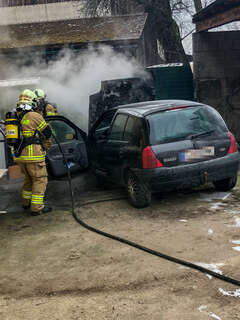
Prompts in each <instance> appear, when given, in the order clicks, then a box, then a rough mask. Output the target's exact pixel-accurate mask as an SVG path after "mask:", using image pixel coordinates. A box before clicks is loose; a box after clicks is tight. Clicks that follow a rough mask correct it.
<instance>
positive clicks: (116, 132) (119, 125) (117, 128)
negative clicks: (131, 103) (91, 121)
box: [109, 114, 128, 141]
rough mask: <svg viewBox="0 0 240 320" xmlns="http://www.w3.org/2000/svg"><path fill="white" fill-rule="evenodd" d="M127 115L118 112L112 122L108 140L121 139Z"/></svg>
mask: <svg viewBox="0 0 240 320" xmlns="http://www.w3.org/2000/svg"><path fill="white" fill-rule="evenodd" d="M127 118H128V116H127V115H125V114H118V115H117V116H116V118H115V120H114V122H113V125H112V130H111V133H110V135H109V139H110V140H120V141H122V140H123V133H124V129H125V125H126V121H127Z"/></svg>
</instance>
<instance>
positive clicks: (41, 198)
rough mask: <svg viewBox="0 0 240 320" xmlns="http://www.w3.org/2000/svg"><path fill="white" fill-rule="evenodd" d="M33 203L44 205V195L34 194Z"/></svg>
mask: <svg viewBox="0 0 240 320" xmlns="http://www.w3.org/2000/svg"><path fill="white" fill-rule="evenodd" d="M31 202H32V203H34V204H43V203H44V195H39V194H33V195H32V200H31Z"/></svg>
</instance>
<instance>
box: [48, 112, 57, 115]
mask: <svg viewBox="0 0 240 320" xmlns="http://www.w3.org/2000/svg"><path fill="white" fill-rule="evenodd" d="M55 115H56V113H55V112H50V111H49V112H47V116H55Z"/></svg>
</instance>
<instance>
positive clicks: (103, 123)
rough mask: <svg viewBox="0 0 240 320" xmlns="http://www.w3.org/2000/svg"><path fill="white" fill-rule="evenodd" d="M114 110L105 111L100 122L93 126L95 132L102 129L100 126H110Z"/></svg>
mask: <svg viewBox="0 0 240 320" xmlns="http://www.w3.org/2000/svg"><path fill="white" fill-rule="evenodd" d="M114 113H115V112H109V113H107V114H106V115H105V116H104V118H103V119H102V121H100V123H99V124H98V125H97V126H96V128H95V132H97V131H98V130H100V129H102V128H106V127H110V124H111V121H112V118H113V116H114Z"/></svg>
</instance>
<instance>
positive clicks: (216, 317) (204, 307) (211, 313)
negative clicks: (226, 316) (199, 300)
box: [198, 306, 222, 320]
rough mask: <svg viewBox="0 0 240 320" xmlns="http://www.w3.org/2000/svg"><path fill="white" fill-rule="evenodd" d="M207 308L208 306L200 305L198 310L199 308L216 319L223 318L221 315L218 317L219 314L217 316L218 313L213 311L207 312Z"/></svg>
mask: <svg viewBox="0 0 240 320" xmlns="http://www.w3.org/2000/svg"><path fill="white" fill-rule="evenodd" d="M206 309H207V306H200V307H199V308H198V310H199V311H200V312H204V313H207V314H209V315H210V317H211V318H214V319H217V320H222V319H221V318H220V317H218V316H217V315H216V314H214V313H213V312H207V311H205V310H206Z"/></svg>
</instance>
